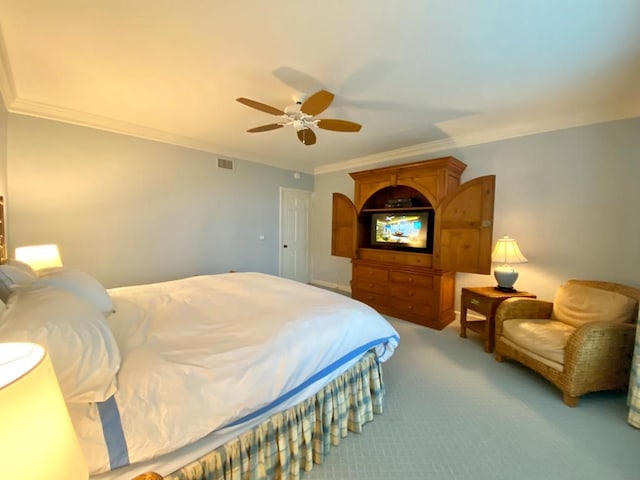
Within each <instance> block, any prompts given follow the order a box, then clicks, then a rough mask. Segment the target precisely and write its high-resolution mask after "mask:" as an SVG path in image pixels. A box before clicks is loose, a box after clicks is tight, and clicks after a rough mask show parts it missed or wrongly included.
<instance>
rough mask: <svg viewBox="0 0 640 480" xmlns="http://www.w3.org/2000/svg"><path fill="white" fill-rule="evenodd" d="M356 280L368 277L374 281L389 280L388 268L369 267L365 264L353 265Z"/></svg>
mask: <svg viewBox="0 0 640 480" xmlns="http://www.w3.org/2000/svg"><path fill="white" fill-rule="evenodd" d="M353 273H354V277H355V278H356V280H358V279H362V280H365V279H368V280H371V281H374V282H386V281H388V280H389V270H387V269H386V268H376V267H369V266H367V265H356V266H354V267H353Z"/></svg>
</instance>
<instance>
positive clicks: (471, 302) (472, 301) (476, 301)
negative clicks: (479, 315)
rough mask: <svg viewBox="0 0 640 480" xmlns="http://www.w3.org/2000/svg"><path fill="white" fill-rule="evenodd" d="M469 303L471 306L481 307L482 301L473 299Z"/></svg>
mask: <svg viewBox="0 0 640 480" xmlns="http://www.w3.org/2000/svg"><path fill="white" fill-rule="evenodd" d="M469 303H470V304H471V305H480V301H479V300H476V299H475V298H472V299H471V300H469Z"/></svg>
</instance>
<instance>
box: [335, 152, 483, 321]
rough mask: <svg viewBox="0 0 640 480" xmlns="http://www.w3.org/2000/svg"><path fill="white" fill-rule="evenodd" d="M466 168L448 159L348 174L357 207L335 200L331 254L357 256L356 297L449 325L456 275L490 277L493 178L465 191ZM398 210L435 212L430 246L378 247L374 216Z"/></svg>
mask: <svg viewBox="0 0 640 480" xmlns="http://www.w3.org/2000/svg"><path fill="white" fill-rule="evenodd" d="M465 168H466V164H464V163H463V162H461V161H459V160H457V159H455V158H453V157H443V158H436V159H433V160H426V161H421V162H413V163H408V164H404V165H395V166H391V167H384V168H376V169H373V170H365V171H361V172H354V173H350V175H351V177H352V178H353V179H354V181H355V190H354V200H353V202H352V201H351V200H350V199H349V198H348V197H347V196H345V195H343V194H340V193H334V194H333V216H332V241H331V254H332V255H335V256H340V257H347V258H351V263H352V278H351V292H352V297H353V298H355V299H357V300H360V301H362V302H364V303H366V304H368V305H371V306H372V307H374V308H375V309H376V310H378V311H379V312H380V313H383V314H387V315H391V316H394V317H397V318H401V319H404V320H408V321H411V322H414V323H418V324H421V325H425V326H427V327H431V328H436V329H442V328H443V327H445V326H446V325H448V324H449V323H451V321H452V320H453V319H454V317H455V313H454V290H455V272H468V273H484V274H488V273H490V271H491V246H492V237H493V204H494V189H495V175H488V176H485V177H479V178H476V179H473V180H470V181H468V182H466V183H464V184H462V185H460V176H461V174H462V172H463V171H464V169H465ZM400 211H402V212H407V211H409V212H413V211H415V212H424V211H426V212H429V214H430V217H429V218H431V219H432V222H430V224H429V226H428V227H429V233H428V235H429V241H428V244H427V246H426V247H424V248H421V249H413V248H403V247H402V245H393V244H389V245H379V244H374V243H375V242H374V241H373V240H372V229H375V228H376V227H375V226H372V218H373V215H375V214H378V213H388V214H389V215H393V214H394V213H397V212H400ZM374 237H375V234H374Z"/></svg>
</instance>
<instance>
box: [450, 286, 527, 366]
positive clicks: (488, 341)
mask: <svg viewBox="0 0 640 480" xmlns="http://www.w3.org/2000/svg"><path fill="white" fill-rule="evenodd" d="M513 297H525V298H536V296H535V295H534V294H533V293H529V292H518V291H515V292H503V291H501V290H498V289H497V288H495V287H469V288H463V289H462V296H461V299H460V336H461V337H463V338H466V337H467V329H469V330H472V331H474V332H476V333H479V334H480V335H481V336H483V337H484V351H485V352H487V353H491V352H493V348H494V345H495V328H496V324H495V315H496V310H498V307H499V306H500V304H501V303H502V302H504V301H505V300H506V299H507V298H513ZM467 309H469V310H473V311H474V312H478V313H480V314H482V315H484V317H485V320H472V321H468V320H467Z"/></svg>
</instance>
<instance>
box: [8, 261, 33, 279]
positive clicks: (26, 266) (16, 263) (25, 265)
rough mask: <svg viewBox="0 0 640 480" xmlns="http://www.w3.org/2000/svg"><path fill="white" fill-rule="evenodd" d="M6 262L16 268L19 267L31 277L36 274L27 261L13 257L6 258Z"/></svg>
mask: <svg viewBox="0 0 640 480" xmlns="http://www.w3.org/2000/svg"><path fill="white" fill-rule="evenodd" d="M7 263H8V264H9V265H11V266H12V267H16V268H19V269H20V270H23V271H24V272H25V273H29V274H31V276H32V277H37V276H38V274H37V273H36V271H35V270H34V269H33V268H31V265H29V264H28V263H24V262H21V261H20V260H15V259H13V258H10V259H9V260H7Z"/></svg>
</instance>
